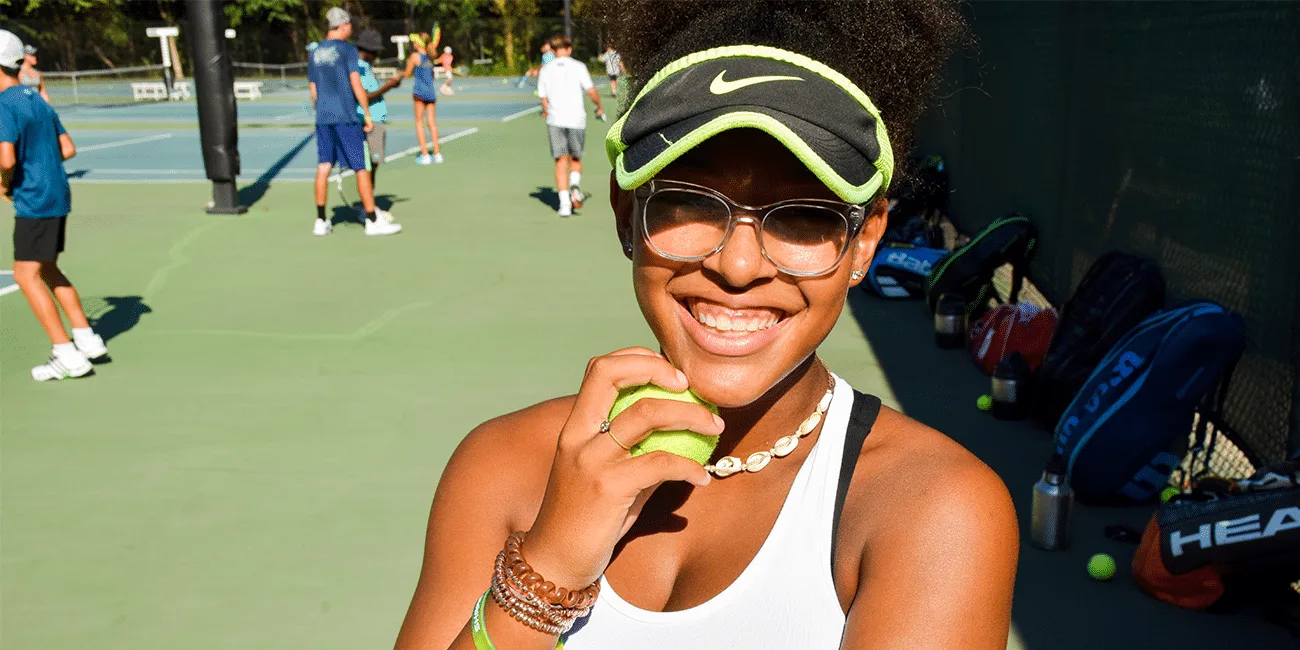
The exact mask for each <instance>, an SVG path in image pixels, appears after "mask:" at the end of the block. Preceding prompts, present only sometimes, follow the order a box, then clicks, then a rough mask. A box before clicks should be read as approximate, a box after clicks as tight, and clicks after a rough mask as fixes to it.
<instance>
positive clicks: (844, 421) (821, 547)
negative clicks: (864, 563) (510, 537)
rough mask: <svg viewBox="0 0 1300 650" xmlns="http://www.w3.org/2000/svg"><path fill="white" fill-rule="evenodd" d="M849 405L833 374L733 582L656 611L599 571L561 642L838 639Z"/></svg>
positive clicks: (844, 386)
mask: <svg viewBox="0 0 1300 650" xmlns="http://www.w3.org/2000/svg"><path fill="white" fill-rule="evenodd" d="M852 407H853V389H852V388H851V387H850V386H849V385H848V383H847V382H845V381H844V380H843V379H840V378H839V377H838V376H837V377H835V396H834V397H833V398H832V400H831V406H830V409H828V410H827V412H826V422H825V424H824V425H823V426H822V430H821V433H820V434H818V437H817V441H816V443H815V444H814V445H813V449H812V451H811V452H810V453H809V454H808V458H807V459H806V460H805V461H804V464H803V467H801V468H799V473H798V475H797V476H795V479H794V483H793V484H792V485H791V486H790V494H789V496H787V497H786V499H785V504H784V505H782V506H781V513H780V514H779V515H777V518H776V523H775V524H773V525H772V531H771V533H769V534H768V536H767V539H766V540H765V541H764V542H763V545H762V546H761V547H759V550H758V554H757V555H755V556H754V559H753V560H752V561H750V563H749V566H747V567H745V569H744V571H742V572H741V574H740V577H738V578H736V580H735V582H732V583H731V584H730V585H728V586H727V588H725V589H723V590H722V592H721V593H719V594H718V595H716V596H714V597H713V598H711V599H709V600H708V601H706V602H704V603H702V604H700V605H697V606H695V607H692V608H690V609H684V610H681V611H676V612H652V611H647V610H644V609H640V608H638V607H636V606H634V605H632V604H630V603H628V602H627V601H625V600H623V599H622V598H620V597H619V595H618V594H617V593H615V592H614V589H613V588H612V587H610V585H609V583H608V582H606V581H605V579H604V578H603V577H602V578H601V584H600V597H599V598H598V599H597V600H596V604H595V606H593V607H592V608H591V614H589V615H588V616H587V617H586V618H585V619H579V620H578V622H577V624H576V625H574V628H573V630H572V631H571V632H570V633H569V636H568V638H567V639H566V640H565V643H564V650H609V649H611V648H618V649H619V650H639V649H642V648H644V649H646V650H662V649H663V648H673V649H674V650H676V649H679V648H680V649H683V650H685V649H690V648H701V649H708V650H716V649H718V648H813V649H820V648H838V647H839V646H840V640H841V638H842V637H843V635H844V611H843V610H841V609H840V602H839V597H838V596H837V595H836V593H835V582H834V579H833V578H832V577H831V527H832V525H833V521H834V518H835V516H834V515H835V492H836V487H837V485H838V482H839V473H840V461H841V458H842V457H843V451H844V434H845V431H846V430H847V427H848V422H849V414H850V412H851V411H852ZM778 462H779V461H778Z"/></svg>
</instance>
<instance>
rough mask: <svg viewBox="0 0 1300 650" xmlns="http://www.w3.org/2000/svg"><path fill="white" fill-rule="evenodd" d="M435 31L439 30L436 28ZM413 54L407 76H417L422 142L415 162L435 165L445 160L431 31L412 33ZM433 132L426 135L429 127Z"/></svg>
mask: <svg viewBox="0 0 1300 650" xmlns="http://www.w3.org/2000/svg"><path fill="white" fill-rule="evenodd" d="M434 31H435V33H437V32H438V31H439V30H438V29H437V28H434ZM410 38H411V55H410V56H408V57H406V71H405V72H403V73H402V74H403V76H406V77H413V78H414V79H415V84H414V85H413V87H412V88H411V100H412V103H413V104H414V105H415V137H416V140H417V141H418V142H419V143H420V155H419V156H418V157H416V159H415V164H417V165H431V164H434V163H440V162H442V151H441V148H440V147H439V146H438V91H437V90H436V89H434V87H433V68H434V62H433V58H432V57H430V56H429V49H430V48H431V47H437V46H438V42H437V41H436V40H433V41H430V37H429V34H427V33H424V32H421V33H419V34H411V35H410ZM426 126H428V129H429V135H428V139H427V140H426V139H425V127H426ZM430 144H432V146H433V155H432V156H430V155H429V146H430Z"/></svg>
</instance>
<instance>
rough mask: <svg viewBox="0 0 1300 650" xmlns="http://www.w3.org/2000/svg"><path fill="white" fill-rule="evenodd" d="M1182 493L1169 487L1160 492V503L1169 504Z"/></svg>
mask: <svg viewBox="0 0 1300 650" xmlns="http://www.w3.org/2000/svg"><path fill="white" fill-rule="evenodd" d="M1181 493H1182V490H1179V489H1178V488H1176V487H1174V486H1172V485H1169V486H1166V487H1165V489H1163V490H1161V491H1160V503H1169V500H1170V499H1172V498H1174V497H1176V496H1178V495H1179V494H1181Z"/></svg>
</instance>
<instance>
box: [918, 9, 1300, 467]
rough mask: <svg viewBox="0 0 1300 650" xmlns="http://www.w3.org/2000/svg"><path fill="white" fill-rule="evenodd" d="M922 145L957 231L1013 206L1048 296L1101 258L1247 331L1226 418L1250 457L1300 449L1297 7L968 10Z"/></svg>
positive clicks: (1036, 277) (1055, 297) (1063, 292)
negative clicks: (946, 182) (1141, 261)
mask: <svg viewBox="0 0 1300 650" xmlns="http://www.w3.org/2000/svg"><path fill="white" fill-rule="evenodd" d="M967 10H968V15H969V17H970V20H971V25H972V28H973V30H974V32H975V35H976V37H977V38H978V41H979V43H978V47H977V51H976V52H974V53H972V52H966V53H963V54H961V55H958V56H956V57H954V59H953V61H952V62H951V65H950V67H949V69H948V71H947V74H946V77H945V80H944V83H943V87H942V88H941V90H940V101H939V102H938V105H937V107H936V108H935V109H934V110H932V111H931V112H930V113H929V114H928V115H927V116H926V117H925V118H924V119H923V120H922V122H921V123H920V125H919V126H918V129H917V134H916V136H917V137H916V143H917V149H918V150H919V151H921V152H923V153H938V154H941V155H943V156H944V157H945V159H946V160H947V161H948V163H949V170H950V176H951V179H952V195H951V197H950V201H951V212H952V214H951V217H952V219H953V221H954V222H956V223H957V225H958V226H959V227H960V228H961V229H962V230H964V231H966V232H973V231H975V230H978V229H979V228H981V227H982V226H984V225H985V224H987V223H988V222H989V221H991V220H992V219H994V218H996V217H998V216H1002V215H1004V214H1006V213H1009V212H1013V211H1018V212H1021V213H1023V214H1025V215H1028V216H1031V217H1032V218H1033V219H1034V220H1035V222H1036V223H1037V225H1038V227H1039V230H1040V232H1041V240H1040V249H1039V251H1038V255H1037V259H1036V260H1035V262H1034V265H1033V268H1032V271H1031V279H1032V280H1033V281H1034V283H1035V284H1037V285H1038V287H1039V288H1040V289H1041V290H1042V291H1043V293H1044V294H1045V295H1046V296H1047V297H1048V298H1049V299H1051V300H1052V302H1053V303H1055V304H1057V305H1059V304H1062V303H1063V302H1064V301H1065V300H1066V299H1067V298H1069V296H1070V294H1071V292H1072V291H1073V289H1074V287H1075V286H1076V285H1077V284H1078V282H1079V280H1080V279H1081V278H1082V276H1083V274H1084V272H1085V271H1086V270H1087V268H1088V266H1089V265H1090V264H1091V263H1092V262H1093V261H1094V260H1095V259H1097V257H1099V256H1100V255H1101V254H1102V253H1103V252H1105V251H1108V250H1123V251H1127V252H1130V253H1135V254H1139V255H1144V256H1146V257H1149V258H1151V259H1153V260H1156V261H1157V262H1158V263H1159V265H1160V267H1161V269H1162V270H1163V272H1164V274H1165V277H1166V280H1167V282H1168V284H1169V294H1170V299H1171V300H1173V301H1177V300H1182V299H1190V298H1208V299H1211V300H1215V301H1218V302H1220V303H1222V304H1223V305H1225V306H1227V307H1229V308H1231V309H1233V310H1236V311H1237V312H1239V313H1240V314H1241V315H1242V316H1243V317H1244V318H1245V320H1246V323H1247V328H1248V333H1249V343H1248V348H1247V352H1246V355H1245V356H1244V357H1243V358H1242V360H1241V362H1240V363H1239V364H1238V366H1237V368H1236V371H1235V373H1234V375H1233V379H1232V384H1231V388H1230V392H1229V397H1228V400H1227V404H1226V413H1225V415H1226V418H1227V423H1228V424H1229V426H1230V427H1231V428H1232V429H1235V430H1236V431H1237V432H1238V434H1239V435H1240V437H1241V438H1242V440H1243V441H1244V442H1245V444H1246V445H1247V446H1248V448H1249V451H1250V452H1253V455H1254V456H1255V457H1256V459H1257V460H1258V461H1261V462H1268V461H1274V460H1278V459H1281V458H1284V457H1285V456H1287V455H1288V453H1289V452H1294V451H1296V450H1297V449H1300V433H1297V429H1298V428H1300V427H1298V423H1300V196H1298V195H1300V103H1298V102H1297V100H1298V99H1300V97H1298V95H1300V3H1294V2H1279V3H1263V4H1250V3H1236V2H1234V3H1212V2H1125V3H1117V2H1115V3H1112V2H1107V3H1082V2H1080V3H1063V2H975V3H972V4H970V5H968V7H967Z"/></svg>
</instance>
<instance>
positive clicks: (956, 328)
mask: <svg viewBox="0 0 1300 650" xmlns="http://www.w3.org/2000/svg"><path fill="white" fill-rule="evenodd" d="M934 344H935V345H937V346H939V347H941V348H947V349H957V348H963V347H966V300H965V299H964V298H962V297H961V296H960V295H958V294H955V293H945V294H943V295H941V296H939V300H938V301H937V302H936V303H935V308H934Z"/></svg>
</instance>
